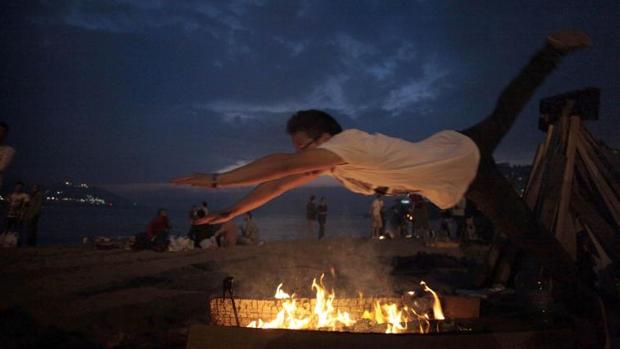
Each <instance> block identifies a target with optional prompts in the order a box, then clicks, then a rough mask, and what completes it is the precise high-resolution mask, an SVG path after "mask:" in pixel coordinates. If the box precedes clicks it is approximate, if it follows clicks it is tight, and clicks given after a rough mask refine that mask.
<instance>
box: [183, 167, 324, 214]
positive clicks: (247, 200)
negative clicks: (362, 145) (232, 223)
mask: <svg viewBox="0 0 620 349" xmlns="http://www.w3.org/2000/svg"><path fill="white" fill-rule="evenodd" d="M321 172H322V171H313V172H308V173H303V174H297V175H292V176H288V177H285V178H280V179H276V180H273V181H269V182H265V183H262V184H260V185H258V186H257V187H256V188H255V189H254V190H253V191H252V192H251V193H250V194H248V195H247V196H246V197H244V198H243V199H241V200H240V201H239V202H237V203H236V204H235V205H233V206H232V207H231V208H229V209H228V210H225V211H224V212H221V213H210V214H209V215H207V216H206V217H204V218H200V219H197V220H195V221H194V224H217V223H223V222H227V221H229V220H231V219H233V218H235V217H236V216H238V215H240V214H243V213H245V212H248V211H251V210H253V209H255V208H257V207H260V206H262V205H264V204H266V203H267V202H269V201H271V200H272V199H275V198H276V197H278V196H280V195H282V194H284V193H285V192H287V191H289V190H291V189H293V188H296V187H299V186H301V185H304V184H306V183H309V182H311V181H312V180H314V179H315V178H316V177H317V176H318V175H320V174H321Z"/></svg>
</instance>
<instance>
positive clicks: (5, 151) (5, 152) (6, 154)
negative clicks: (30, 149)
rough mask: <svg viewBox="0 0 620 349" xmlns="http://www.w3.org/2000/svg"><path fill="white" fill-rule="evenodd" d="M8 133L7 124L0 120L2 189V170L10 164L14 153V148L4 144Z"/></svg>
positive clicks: (0, 180) (1, 174) (2, 174)
mask: <svg viewBox="0 0 620 349" xmlns="http://www.w3.org/2000/svg"><path fill="white" fill-rule="evenodd" d="M8 133H9V125H7V123H6V122H4V121H0V189H2V177H3V176H4V172H5V171H6V169H7V168H8V167H9V165H10V164H11V160H13V155H15V149H13V147H11V146H10V145H6V144H4V141H5V140H6V137H7V135H8Z"/></svg>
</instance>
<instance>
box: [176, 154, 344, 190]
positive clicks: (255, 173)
mask: <svg viewBox="0 0 620 349" xmlns="http://www.w3.org/2000/svg"><path fill="white" fill-rule="evenodd" d="M343 163H344V161H343V160H342V159H341V158H340V157H339V156H338V155H336V154H334V153H332V152H330V151H329V150H325V149H310V150H307V151H304V152H301V153H294V154H273V155H268V156H265V157H263V158H261V159H258V160H256V161H254V162H251V163H249V164H247V165H244V166H241V167H239V168H236V169H234V170H232V171H228V172H225V173H221V174H218V175H217V181H216V182H217V183H215V184H216V185H214V182H213V176H212V175H210V174H206V173H196V174H194V175H192V176H187V177H180V178H176V179H173V180H172V183H175V184H189V185H193V186H199V187H215V186H217V187H223V188H230V187H240V186H245V185H253V184H258V183H263V182H269V181H273V180H276V179H281V178H285V177H288V176H291V175H299V174H304V173H307V172H312V171H324V170H327V169H330V168H332V167H334V166H336V165H341V164H343ZM258 189H259V188H257V190H258Z"/></svg>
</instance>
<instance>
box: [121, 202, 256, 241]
mask: <svg viewBox="0 0 620 349" xmlns="http://www.w3.org/2000/svg"><path fill="white" fill-rule="evenodd" d="M208 213H209V208H208V204H207V202H202V204H201V206H194V207H192V209H191V211H190V213H189V219H190V223H191V225H190V229H189V232H188V233H187V236H186V238H187V239H189V240H190V241H191V242H192V247H193V248H203V249H207V248H213V247H231V246H235V245H262V244H263V241H262V240H260V234H259V229H258V226H257V225H256V223H255V222H254V220H253V219H252V212H246V213H245V214H244V215H243V223H242V224H241V225H240V226H239V227H236V226H235V225H234V223H233V222H232V221H229V222H225V223H222V224H203V225H199V224H195V222H196V221H197V220H199V219H202V218H204V217H206V216H207V214H208ZM171 231H172V225H171V223H170V218H169V216H168V211H167V210H166V209H163V208H161V209H159V210H157V213H156V214H155V217H153V218H152V219H151V221H150V222H149V224H148V225H147V227H146V231H145V232H142V233H139V234H136V236H135V237H134V244H133V249H134V250H143V249H152V250H154V251H158V252H163V251H166V250H167V249H168V246H169V244H170V241H171V239H172V238H171Z"/></svg>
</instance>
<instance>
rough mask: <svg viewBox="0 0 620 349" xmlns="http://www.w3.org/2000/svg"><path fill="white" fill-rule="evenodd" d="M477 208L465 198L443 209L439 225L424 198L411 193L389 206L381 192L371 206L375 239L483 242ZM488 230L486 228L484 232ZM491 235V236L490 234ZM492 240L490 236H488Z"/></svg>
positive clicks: (372, 232) (371, 234)
mask: <svg viewBox="0 0 620 349" xmlns="http://www.w3.org/2000/svg"><path fill="white" fill-rule="evenodd" d="M479 216H480V215H479V213H478V210H477V209H476V207H475V205H474V204H473V203H471V202H468V200H466V199H465V198H462V199H461V200H460V201H459V202H458V203H457V204H456V205H454V206H453V207H451V208H448V209H444V210H440V213H439V219H437V223H438V224H436V226H433V225H432V224H431V220H430V214H429V203H428V202H427V200H426V199H424V198H423V197H422V196H420V195H416V194H409V195H407V196H406V197H405V198H402V199H401V198H399V199H396V201H395V202H394V204H393V205H392V206H390V207H386V206H385V201H384V195H383V194H381V193H377V194H376V195H375V198H374V200H373V201H372V204H371V205H370V218H371V233H370V237H371V239H385V238H396V237H404V238H416V239H423V240H424V241H429V240H450V241H456V242H467V241H472V240H480V239H481V236H480V234H479V233H480V230H481V228H479V227H478V226H479V223H480V221H481V220H483V219H482V218H481V217H479ZM482 230H484V229H482ZM487 235H488V234H487ZM486 238H488V237H486Z"/></svg>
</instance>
